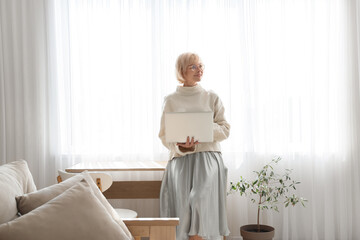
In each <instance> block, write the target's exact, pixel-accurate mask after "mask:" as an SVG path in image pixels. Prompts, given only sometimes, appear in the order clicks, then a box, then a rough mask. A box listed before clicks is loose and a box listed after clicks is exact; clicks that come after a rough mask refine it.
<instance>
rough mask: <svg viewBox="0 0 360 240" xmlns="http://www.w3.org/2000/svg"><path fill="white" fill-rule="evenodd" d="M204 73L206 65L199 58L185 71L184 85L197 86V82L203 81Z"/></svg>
mask: <svg viewBox="0 0 360 240" xmlns="http://www.w3.org/2000/svg"><path fill="white" fill-rule="evenodd" d="M203 73H204V65H203V64H202V63H201V62H200V60H199V59H198V60H195V61H194V62H192V63H191V64H189V65H188V66H187V67H186V71H185V73H184V80H185V82H184V86H185V87H186V86H195V85H196V84H197V82H200V81H201V78H202V75H203Z"/></svg>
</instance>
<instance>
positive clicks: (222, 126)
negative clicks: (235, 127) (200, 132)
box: [214, 97, 230, 142]
mask: <svg viewBox="0 0 360 240" xmlns="http://www.w3.org/2000/svg"><path fill="white" fill-rule="evenodd" d="M224 113H225V108H224V106H223V104H222V102H221V100H220V98H219V97H216V99H215V102H214V141H217V142H220V141H222V140H225V139H227V138H228V137H229V135H230V124H229V123H228V122H227V121H226V119H225V114H224Z"/></svg>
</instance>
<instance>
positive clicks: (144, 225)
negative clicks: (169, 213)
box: [123, 218, 179, 240]
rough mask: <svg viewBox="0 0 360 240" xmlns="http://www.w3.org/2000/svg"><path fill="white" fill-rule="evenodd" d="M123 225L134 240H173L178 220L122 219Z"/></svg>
mask: <svg viewBox="0 0 360 240" xmlns="http://www.w3.org/2000/svg"><path fill="white" fill-rule="evenodd" d="M123 221H124V223H125V224H126V226H127V227H128V229H129V230H130V232H131V234H132V235H133V236H134V238H135V240H140V239H141V237H149V240H175V239H176V226H177V225H179V218H124V219H123Z"/></svg>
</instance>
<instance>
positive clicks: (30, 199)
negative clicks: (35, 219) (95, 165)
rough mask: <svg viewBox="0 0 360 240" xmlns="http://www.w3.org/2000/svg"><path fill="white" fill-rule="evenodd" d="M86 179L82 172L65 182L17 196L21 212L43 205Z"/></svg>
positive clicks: (24, 212)
mask: <svg viewBox="0 0 360 240" xmlns="http://www.w3.org/2000/svg"><path fill="white" fill-rule="evenodd" d="M83 179H84V176H83V175H82V174H79V175H77V176H75V177H72V178H69V179H67V180H66V181H64V182H61V183H59V184H54V185H51V186H49V187H46V188H43V189H40V190H39V191H36V192H32V193H28V194H25V195H22V196H17V197H16V202H17V207H18V210H19V213H21V214H26V213H28V212H30V211H32V210H34V209H35V208H37V207H39V206H41V205H43V204H44V203H46V202H48V201H50V200H51V199H53V198H55V197H57V196H59V195H60V194H62V193H63V192H65V191H66V190H67V189H69V188H71V187H72V186H74V185H75V184H76V183H78V182H80V181H81V180H83Z"/></svg>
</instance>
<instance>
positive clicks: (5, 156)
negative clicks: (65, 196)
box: [0, 0, 62, 188]
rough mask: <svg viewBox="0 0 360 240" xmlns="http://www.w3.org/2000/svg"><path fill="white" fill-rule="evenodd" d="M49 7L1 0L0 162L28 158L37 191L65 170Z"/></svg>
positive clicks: (34, 1)
mask: <svg viewBox="0 0 360 240" xmlns="http://www.w3.org/2000/svg"><path fill="white" fill-rule="evenodd" d="M46 9H47V5H46V2H45V1H40V0H30V1H28V0H15V1H10V0H9V1H8V0H1V1H0V163H1V164H4V163H7V162H11V161H15V160H19V159H25V160H27V161H28V164H29V167H30V170H31V172H32V174H33V177H34V179H35V183H36V185H37V187H38V188H41V187H44V186H47V185H49V184H51V183H54V182H55V170H56V169H57V168H61V167H62V166H61V165H62V164H61V162H59V161H56V159H58V158H57V155H59V154H58V152H57V148H58V144H57V139H58V135H57V134H58V132H59V131H58V130H59V129H58V128H57V123H56V122H57V118H58V115H57V111H56V100H57V97H56V94H57V89H56V88H55V86H54V82H53V81H50V80H51V76H52V75H53V74H54V73H53V72H51V68H50V65H51V62H52V60H50V58H49V56H50V55H51V49H50V48H51V41H50V40H51V36H50V32H49V31H48V27H49V24H50V22H49V21H48V20H49V16H48V15H47V11H46Z"/></svg>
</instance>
